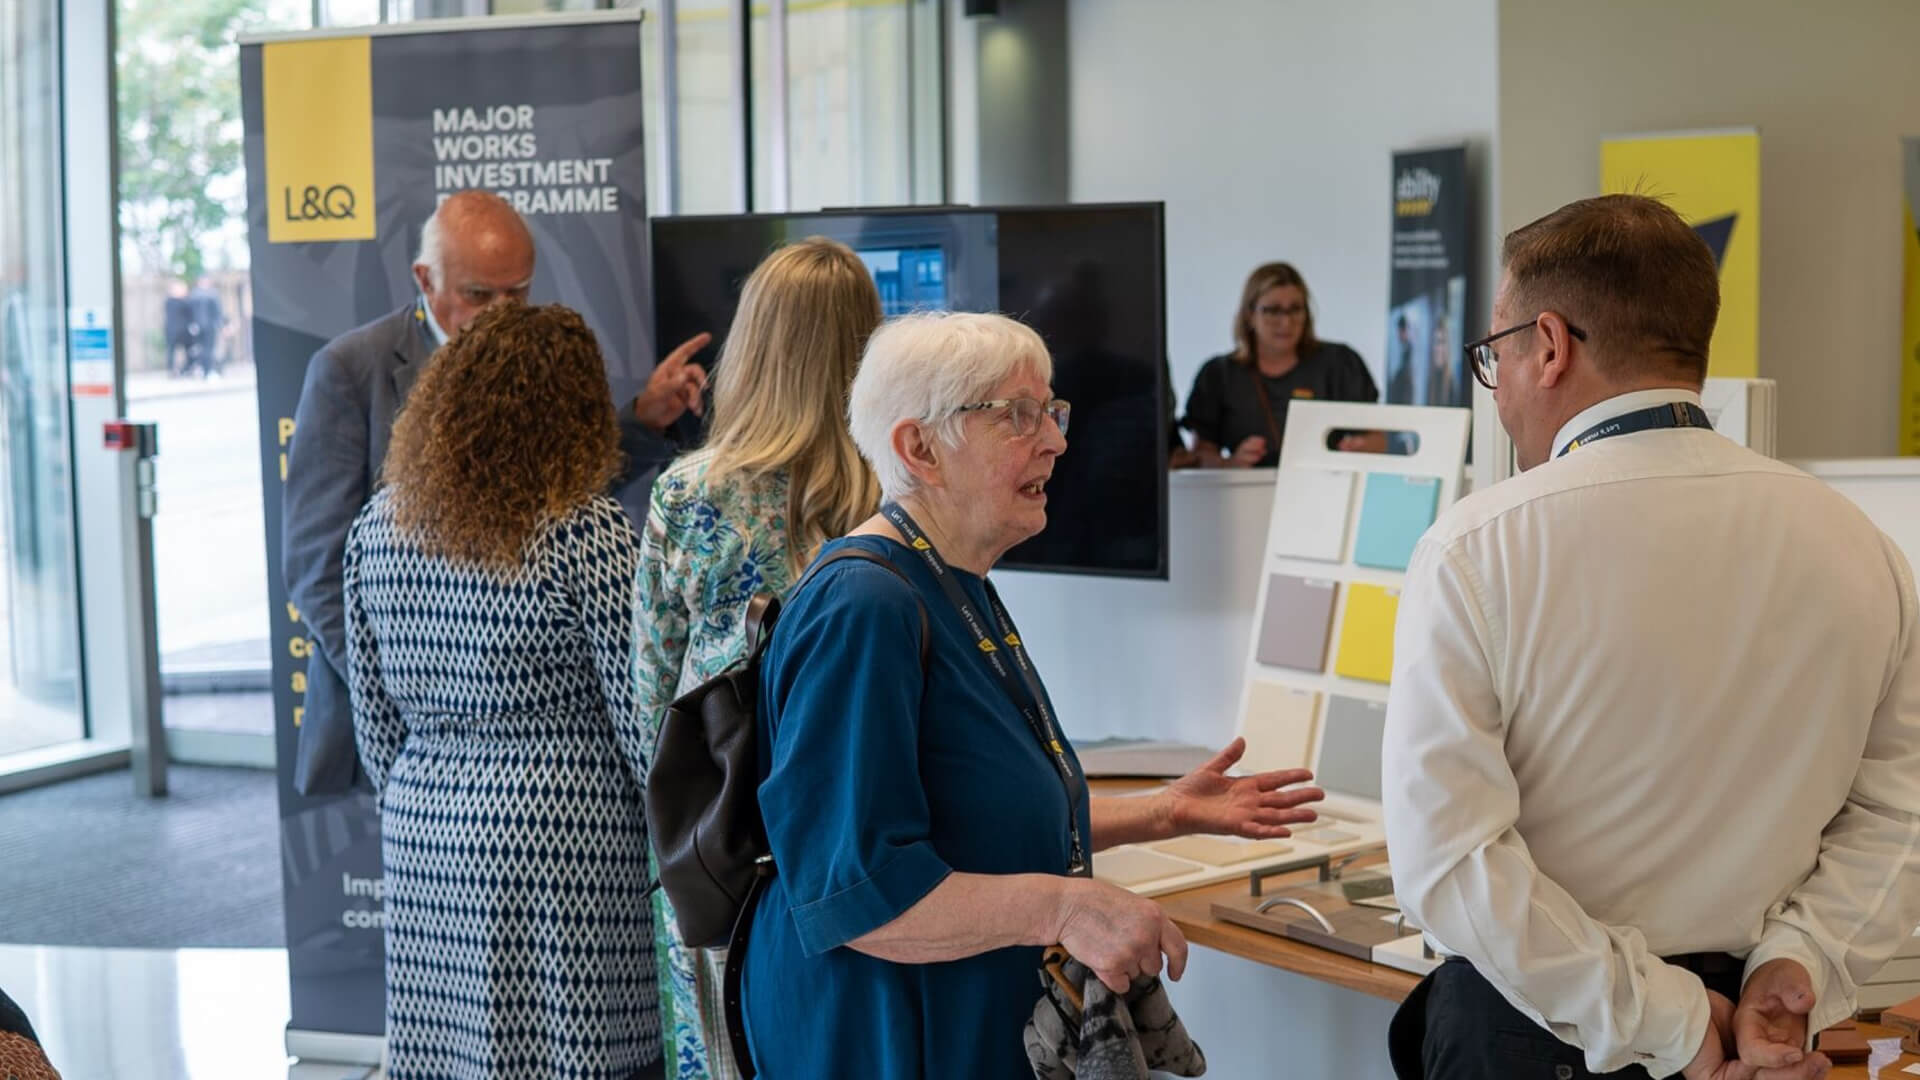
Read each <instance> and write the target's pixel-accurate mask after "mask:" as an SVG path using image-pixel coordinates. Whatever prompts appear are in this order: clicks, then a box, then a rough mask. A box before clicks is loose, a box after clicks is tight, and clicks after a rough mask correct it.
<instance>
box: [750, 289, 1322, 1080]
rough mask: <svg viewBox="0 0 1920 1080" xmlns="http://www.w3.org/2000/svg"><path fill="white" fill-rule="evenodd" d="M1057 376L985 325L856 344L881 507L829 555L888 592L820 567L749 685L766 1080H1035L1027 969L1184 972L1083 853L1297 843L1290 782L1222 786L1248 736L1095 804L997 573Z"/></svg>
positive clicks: (1038, 503)
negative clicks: (1172, 839) (847, 554)
mask: <svg viewBox="0 0 1920 1080" xmlns="http://www.w3.org/2000/svg"><path fill="white" fill-rule="evenodd" d="M1052 373H1053V364H1052V360H1051V358H1050V357H1049V356H1048V354H1047V349H1046V346H1045V345H1044V344H1042V342H1041V340H1040V338H1039V336H1038V335H1037V334H1035V333H1034V332H1033V331H1032V330H1030V329H1028V328H1027V327H1025V326H1022V325H1021V324H1019V323H1017V322H1014V321H1012V320H1010V319H1006V318H1002V317H1000V316H996V315H956V314H931V315H915V316H909V317H906V318H903V319H900V320H898V321H895V322H893V323H890V324H888V325H886V326H884V327H882V328H881V329H880V330H879V331H878V332H876V333H875V334H874V336H873V338H872V340H871V341H870V343H869V344H868V346H867V350H866V355H865V359H864V360H863V362H862V364H861V368H860V372H859V374H858V375H857V376H856V377H855V379H854V383H853V389H852V392H851V403H850V407H849V416H850V421H851V427H852V431H853V438H854V442H855V443H856V444H857V445H858V446H859V448H860V452H861V454H862V455H863V456H865V457H866V459H867V460H868V461H869V462H870V463H872V465H873V467H874V471H875V472H876V474H877V475H878V477H879V480H880V487H881V491H882V494H883V497H884V499H885V502H884V504H883V505H882V507H881V512H880V513H879V514H877V515H875V516H874V517H873V518H871V519H869V520H868V521H867V522H866V523H864V524H863V525H861V526H860V527H858V528H857V529H855V530H854V531H853V533H852V534H851V535H849V536H848V537H846V538H844V539H841V540H837V541H834V542H833V543H830V544H828V545H826V546H825V548H823V550H822V552H821V558H826V557H828V556H830V555H832V554H833V553H834V552H835V551H836V550H840V549H843V548H846V547H857V548H859V549H861V550H862V551H863V552H864V553H865V554H866V555H869V556H874V557H878V558H879V559H883V560H885V561H886V562H887V563H889V564H891V569H890V568H889V567H888V566H881V565H876V564H875V563H873V562H871V561H868V560H866V559H862V558H842V559H840V560H838V561H836V562H833V563H832V564H831V565H828V566H825V567H822V568H821V569H820V571H819V572H818V573H817V574H816V575H815V577H814V580H813V581H812V582H811V583H810V584H807V585H806V586H805V587H803V588H802V589H801V590H800V591H799V592H798V593H797V594H796V595H795V596H794V597H793V598H792V599H791V600H790V601H789V603H788V606H787V607H786V609H785V611H784V613H783V614H782V616H781V618H780V622H779V624H778V626H777V628H776V630H775V632H774V635H773V639H772V641H771V643H770V644H769V647H768V650H767V653H766V655H765V658H764V660H763V661H762V666H761V669H760V678H761V696H760V704H759V711H760V715H759V734H760V763H761V772H762V777H763V781H762V783H761V785H760V805H761V811H762V814H763V816H764V817H765V819H766V825H767V836H768V840H769V841H770V844H771V848H772V852H773V858H774V863H775V866H776V868H777V869H776V873H775V876H774V877H773V879H772V881H771V882H770V883H769V886H768V888H767V890H766V893H765V896H764V898H763V899H762V901H761V903H760V906H759V908H758V910H757V911H756V913H755V916H754V922H753V925H752V927H751V933H750V940H751V942H752V945H751V947H750V948H748V949H747V955H746V960H745V966H744V1008H745V1015H746V1022H747V1023H746V1026H747V1033H748V1038H749V1042H750V1046H751V1048H752V1052H753V1058H754V1062H755V1064H756V1066H757V1067H758V1068H759V1070H760V1072H761V1073H762V1075H764V1076H766V1077H769V1078H771V1080H784V1078H788V1077H794V1078H799V1077H823V1076H859V1077H921V1076H924V1077H956V1078H958V1077H966V1078H968V1080H973V1078H977V1077H1009V1076H1021V1075H1027V1074H1028V1072H1029V1067H1028V1064H1027V1058H1026V1053H1025V1050H1024V1048H1023V1045H1022V1041H1021V1033H1022V1030H1023V1028H1024V1026H1025V1023H1026V1020H1027V1018H1028V1016H1029V1015H1031V1013H1032V1010H1033V1006H1034V1003H1035V1001H1036V1000H1037V998H1038V994H1039V983H1038V981H1037V979H1036V978H1035V972H1036V971H1037V970H1038V967H1039V963H1040V959H1041V949H1042V947H1043V946H1046V945H1051V944H1054V943H1056V942H1057V943H1060V944H1062V945H1064V946H1066V948H1067V949H1068V950H1069V951H1070V952H1072V953H1073V955H1074V956H1075V957H1077V958H1078V959H1080V960H1081V961H1082V962H1083V963H1085V964H1086V965H1087V966H1088V968H1090V969H1091V970H1092V971H1093V972H1094V973H1095V974H1097V975H1098V976H1099V977H1100V979H1101V980H1102V981H1103V982H1105V983H1107V984H1108V985H1109V986H1112V987H1113V988H1114V989H1115V990H1116V991H1124V990H1125V989H1126V988H1127V986H1128V985H1129V983H1130V981H1131V979H1132V978H1133V977H1134V976H1137V975H1149V974H1156V973H1158V972H1159V971H1160V970H1161V968H1162V964H1163V957H1164V962H1165V965H1166V967H1167V969H1168V971H1169V973H1170V974H1171V975H1173V977H1175V978H1178V977H1179V975H1180V973H1181V970H1182V969H1183V967H1184V966H1185V963H1186V954H1187V945H1186V941H1185V940H1184V939H1183V938H1182V937H1181V935H1180V931H1179V930H1178V929H1176V928H1175V927H1174V925H1173V923H1172V922H1171V921H1169V920H1168V919H1167V917H1166V915H1165V914H1163V913H1162V911H1161V909H1160V907H1159V905H1158V904H1156V903H1154V902H1153V901H1151V900H1146V899H1143V898H1141V897H1137V896H1134V895H1133V894H1131V893H1128V892H1126V891H1124V890H1122V889H1118V888H1115V887H1113V886H1111V885H1108V884H1105V883H1103V882H1098V881H1095V880H1093V879H1092V878H1091V877H1090V876H1088V872H1089V868H1090V862H1091V854H1092V852H1093V851H1094V850H1096V849H1099V848H1103V847H1107V846H1110V845H1113V844H1119V843H1128V842H1133V841H1139V840H1147V839H1153V838H1160V837H1169V836H1176V835H1180V834H1183V833H1192V832H1221V833H1234V834H1238V835H1242V836H1249V837H1277V836H1286V835H1288V831H1287V826H1288V825H1291V824H1298V823H1302V822H1306V821H1311V820H1313V817H1314V815H1313V812H1312V811H1311V810H1308V809H1302V808H1301V806H1302V804H1304V803H1308V802H1312V801H1314V800H1316V799H1318V798H1320V797H1321V793H1320V792H1319V791H1318V790H1316V789H1313V788H1298V787H1296V788H1292V789H1290V790H1282V789H1283V788H1287V786H1288V785H1294V784H1300V783H1302V782H1304V781H1306V780H1308V779H1311V777H1310V775H1309V774H1308V773H1306V772H1305V770H1298V769H1296V770H1287V771H1282V772H1272V773H1262V774H1259V775H1257V776H1250V777H1230V776H1228V775H1226V770H1227V769H1228V768H1230V767H1231V766H1232V765H1233V764H1234V762H1236V761H1238V760H1239V757H1240V755H1241V753H1242V751H1243V750H1244V744H1243V743H1241V742H1240V741H1239V740H1235V743H1234V745H1232V746H1229V747H1227V749H1226V750H1224V751H1222V752H1221V754H1220V755H1219V756H1218V757H1216V758H1215V759H1214V760H1213V761H1212V762H1211V763H1209V764H1208V765H1207V766H1206V767H1205V768H1202V769H1200V770H1198V771H1196V772H1194V773H1193V774H1191V775H1189V776H1187V777H1184V778H1182V779H1181V780H1178V781H1176V782H1175V783H1174V784H1172V785H1170V786H1169V787H1168V788H1167V789H1166V790H1165V791H1164V792H1162V793H1161V794H1158V795H1155V796H1148V797H1139V798H1089V793H1088V790H1087V785H1086V783H1085V780H1084V779H1083V778H1082V776H1081V774H1080V767H1079V761H1078V759H1077V758H1076V757H1075V756H1074V753H1073V748H1072V747H1071V746H1070V745H1069V744H1068V743H1067V741H1066V739H1065V737H1064V736H1062V735H1061V734H1060V728H1059V723H1058V721H1057V718H1056V717H1055V715H1054V713H1053V706H1052V703H1051V702H1050V701H1049V699H1048V697H1047V693H1046V689H1045V687H1044V686H1043V685H1042V684H1041V681H1040V677H1039V674H1038V672H1037V671H1036V670H1035V669H1034V667H1033V663H1032V660H1031V658H1030V657H1029V656H1028V655H1027V652H1026V649H1025V647H1024V645H1023V644H1022V643H1021V641H1020V638H1019V634H1018V633H1017V632H1016V631H1015V629H1014V626H1013V621H1012V617H1011V616H1010V615H1009V614H1008V612H1007V611H1006V609H1005V608H1004V607H1003V606H1002V605H1001V603H1000V601H999V597H998V596H997V595H996V594H995V593H994V590H993V587H992V585H990V584H989V583H988V581H987V578H986V575H987V572H988V571H989V570H990V569H992V567H993V565H994V563H995V562H996V561H997V560H998V559H999V558H1000V556H1001V555H1002V554H1004V553H1005V552H1006V551H1007V549H1009V548H1011V547H1013V546H1014V545H1015V544H1018V543H1019V542H1021V541H1022V540H1025V539H1027V538H1028V537H1030V536H1033V535H1034V534H1036V533H1038V532H1039V531H1040V530H1041V529H1042V528H1044V527H1045V526H1046V523H1047V492H1046V487H1047V480H1048V477H1049V476H1050V475H1051V474H1052V472H1053V466H1054V462H1055V460H1056V459H1057V458H1058V457H1059V456H1060V454H1061V453H1062V452H1063V451H1065V450H1066V446H1067V443H1066V437H1065V434H1066V427H1067V418H1068V405H1067V403H1066V402H1064V401H1059V400H1056V399H1055V398H1054V397H1053V395H1052V392H1051V389H1050V385H1049V384H1050V381H1051V378H1052ZM894 571H897V573H895V572H894ZM923 617H924V622H923ZM923 626H924V627H925V628H926V630H925V632H926V634H927V635H928V639H927V640H926V641H925V642H923V641H922V633H923V631H922V627H923ZM923 661H924V667H923Z"/></svg>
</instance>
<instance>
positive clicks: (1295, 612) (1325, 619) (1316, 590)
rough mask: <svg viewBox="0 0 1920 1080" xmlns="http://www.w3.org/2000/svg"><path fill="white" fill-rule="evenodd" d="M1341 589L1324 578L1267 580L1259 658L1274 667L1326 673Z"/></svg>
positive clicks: (1284, 576)
mask: <svg viewBox="0 0 1920 1080" xmlns="http://www.w3.org/2000/svg"><path fill="white" fill-rule="evenodd" d="M1336 588H1337V586H1336V585H1335V584H1334V583H1333V582H1332V581H1327V580H1324V579H1320V578H1302V577H1295V576H1293V575H1292V574H1274V575H1272V576H1270V577H1268V578H1267V606H1266V609H1265V610H1264V611H1262V612H1261V614H1260V648H1259V650H1258V652H1256V653H1255V656H1256V657H1257V658H1258V659H1259V661H1260V662H1261V663H1263V664H1267V665H1269V666H1272V667H1287V668H1294V669H1295V670H1298V671H1324V670H1325V669H1326V666H1327V639H1328V637H1329V636H1330V634H1331V632H1332V630H1333V598H1334V590H1335V589H1336Z"/></svg>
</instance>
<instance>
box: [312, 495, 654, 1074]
mask: <svg viewBox="0 0 1920 1080" xmlns="http://www.w3.org/2000/svg"><path fill="white" fill-rule="evenodd" d="M635 550H636V544H635V540H634V535H633V528H632V526H631V525H630V524H629V523H628V521H627V517H626V513H625V512H624V511H623V510H622V509H621V508H620V505H619V504H618V503H616V502H614V501H613V500H611V499H606V498H595V499H593V500H591V501H590V502H588V503H586V504H585V505H583V506H581V507H580V508H579V509H577V510H575V511H573V512H572V513H570V514H569V515H568V516H566V517H565V518H563V519H561V520H558V521H555V522H552V523H550V524H548V525H546V526H544V527H543V528H542V529H541V530H540V531H539V532H538V533H537V534H536V535H535V537H534V539H533V540H532V541H531V542H530V543H529V544H528V545H527V551H526V554H525V556H524V557H523V559H522V561H521V565H520V566H518V567H516V568H515V569H514V570H512V571H511V572H496V571H489V570H485V569H481V568H477V567H471V566H463V565H459V564H456V563H453V562H451V561H449V560H447V559H444V558H440V557H436V556H430V555H427V554H425V553H423V552H422V551H421V550H420V549H419V547H418V546H416V545H415V544H413V543H411V542H410V541H409V540H408V539H407V538H406V537H404V536H403V535H401V534H399V532H398V531H397V530H396V528H395V526H394V522H393V512H392V504H391V501H390V500H389V498H388V497H387V494H386V493H385V492H382V493H380V494H377V495H375V496H374V497H373V499H372V500H371V501H369V502H368V504H367V507H366V509H365V510H364V511H362V513H361V515H360V517H359V520H357V521H356V522H355V523H354V526H353V531H352V533H351V534H350V535H349V537H348V540H347V550H346V557H345V567H344V571H345V573H344V577H345V586H346V604H347V629H348V637H349V646H350V647H349V664H348V670H349V684H350V686H351V688H352V693H353V712H354V734H355V737H356V739H357V741H358V743H359V749H360V757H361V760H362V762H363V763H364V764H365V766H366V770H367V773H368V775H369V776H370V777H371V778H372V780H373V784H374V788H375V790H376V791H378V792H379V800H380V814H381V822H380V831H381V843H380V851H381V858H382V860H383V861H384V863H385V871H386V887H387V902H386V906H387V1052H388V1060H389V1067H388V1071H387V1075H388V1076H389V1077H392V1078H393V1080H416V1078H417V1080H427V1078H432V1080H449V1078H462V1080H464V1078H469V1077H471V1078H474V1080H480V1078H482V1077H489V1078H492V1077H499V1078H506V1077H528V1078H533V1077H539V1078H543V1080H544V1078H547V1077H570V1078H583V1080H584V1078H601V1077H605V1078H610V1080H611V1078H621V1080H624V1078H626V1077H628V1076H631V1075H632V1074H633V1073H634V1072H635V1071H636V1070H638V1069H640V1068H642V1067H643V1066H647V1065H651V1064H652V1063H654V1062H656V1061H658V1060H659V1059H660V1013H659V1003H658V995H657V992H656V989H655V987H656V983H655V976H654V957H653V947H652V946H653V920H652V917H651V906H650V905H649V904H648V903H647V901H646V900H645V899H644V898H643V896H642V892H643V890H644V889H645V888H646V885H647V883H648V881H649V880H650V878H649V876H648V873H647V835H646V819H645V816H644V812H643V809H642V805H641V799H640V782H639V780H638V778H639V777H643V776H644V775H645V773H646V761H645V758H644V756H643V753H642V750H641V742H640V725H639V723H638V716H637V713H636V712H635V709H634V705H633V694H632V689H631V687H632V684H631V683H630V682H629V681H628V661H629V654H630V650H631V647H632V634H633V620H632V595H633V594H632V582H633V570H634V557H635Z"/></svg>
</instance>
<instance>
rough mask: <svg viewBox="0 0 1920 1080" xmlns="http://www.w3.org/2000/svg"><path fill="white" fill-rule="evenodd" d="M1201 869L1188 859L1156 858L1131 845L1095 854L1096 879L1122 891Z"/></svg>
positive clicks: (1154, 855)
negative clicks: (1118, 887)
mask: <svg viewBox="0 0 1920 1080" xmlns="http://www.w3.org/2000/svg"><path fill="white" fill-rule="evenodd" d="M1198 869H1200V867H1198V866H1196V865H1194V864H1193V863H1190V862H1188V861H1186V860H1185V859H1172V858H1168V857H1167V856H1165V855H1156V854H1154V853H1153V852H1151V851H1148V850H1147V849H1146V848H1143V847H1134V846H1132V845H1128V846H1124V847H1117V848H1112V849H1110V850H1107V851H1096V852H1094V854H1093V876H1094V877H1097V878H1099V879H1100V880H1101V881H1106V882H1111V883H1112V884H1115V885H1118V886H1120V887H1121V888H1123V889H1127V888H1132V887H1133V886H1135V885H1139V884H1141V883H1143V882H1148V881H1159V880H1160V879H1162V878H1170V877H1179V876H1180V875H1181V874H1191V873H1193V872H1194V871H1195V870H1198Z"/></svg>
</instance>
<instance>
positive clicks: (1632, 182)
mask: <svg viewBox="0 0 1920 1080" xmlns="http://www.w3.org/2000/svg"><path fill="white" fill-rule="evenodd" d="M1600 190H1601V192H1602V193H1605V194H1613V193H1619V192H1629V193H1634V194H1639V195H1650V196H1653V197H1655V198H1658V199H1661V200H1662V201H1664V202H1666V203H1667V205H1669V206H1671V207H1673V209H1674V210H1675V212H1677V213H1678V214H1679V215H1680V216H1681V217H1683V218H1685V219H1686V221H1687V224H1689V225H1692V226H1693V230H1694V231H1695V232H1697V233H1699V234H1700V238H1701V239H1703V240H1705V241H1706V242H1707V246H1708V247H1710V248H1712V249H1713V257H1714V260H1715V261H1716V262H1717V263H1719V266H1720V321H1719V322H1718V323H1716V324H1715V325H1714V329H1713V344H1712V346H1711V348H1710V350H1709V352H1708V357H1707V361H1708V363H1707V374H1708V375H1713V376H1723V377H1726V378H1734V379H1753V378H1758V377H1759V375H1760V133H1759V131H1757V130H1755V129H1753V128H1734V129H1729V130H1724V131H1683V132H1674V133H1671V134H1655V135H1629V136H1622V137H1620V138H1614V139H1606V140H1603V141H1602V142H1601V143H1600Z"/></svg>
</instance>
